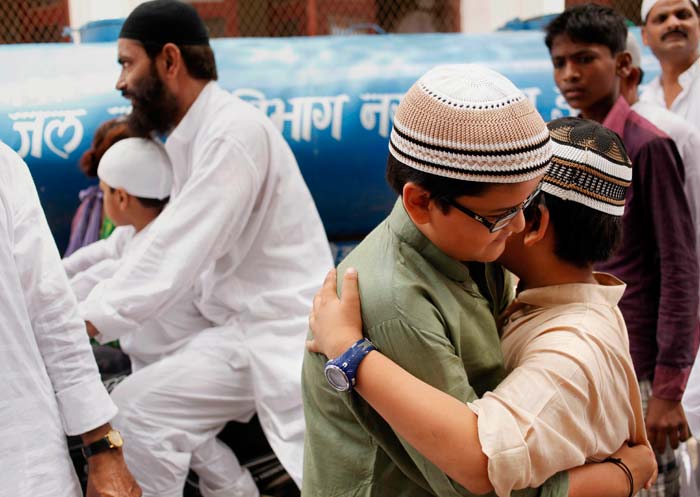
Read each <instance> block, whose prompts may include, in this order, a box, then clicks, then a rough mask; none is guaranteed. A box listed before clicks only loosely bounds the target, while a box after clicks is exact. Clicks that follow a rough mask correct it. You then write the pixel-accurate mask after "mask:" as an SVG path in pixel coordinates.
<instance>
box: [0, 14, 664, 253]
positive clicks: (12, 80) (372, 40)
mask: <svg viewBox="0 0 700 497" xmlns="http://www.w3.org/2000/svg"><path fill="white" fill-rule="evenodd" d="M107 27H109V26H107ZM636 34H637V35H638V33H636ZM212 45H213V48H214V51H215V54H216V59H217V63H218V66H219V79H220V83H221V85H222V86H223V87H224V88H225V89H227V90H228V91H231V92H232V93H234V94H236V95H238V96H239V97H241V98H243V99H245V100H247V101H249V102H251V103H252V104H254V105H256V106H258V107H259V108H261V109H262V110H263V111H264V112H266V113H267V114H268V115H269V116H270V118H271V119H272V120H273V121H274V122H275V123H276V124H277V126H279V128H280V129H281V130H282V132H283V134H284V136H285V138H286V139H287V141H288V142H289V144H290V145H291V147H292V149H293V151H294V153H295V154H296V157H297V160H298V161H299V165H300V167H301V170H302V173H303V175H304V177H305V179H306V181H307V183H308V185H309V188H310V189H311V192H312V194H313V196H314V198H315V200H316V203H317V205H318V209H319V211H320V213H321V217H322V218H323V222H324V224H325V227H326V230H327V233H328V237H329V239H330V240H331V241H335V242H343V241H354V240H358V239H360V238H361V237H362V236H364V235H365V234H366V233H368V232H369V231H370V230H371V229H372V228H373V227H374V226H376V224H377V223H378V222H379V221H380V220H381V219H382V218H383V217H384V216H385V215H386V214H387V213H388V212H389V210H390V209H391V206H392V205H393V202H394V200H395V195H394V194H393V193H392V192H391V190H390V189H389V187H388V186H387V185H386V182H385V180H384V167H385V163H386V156H387V143H388V139H389V133H390V130H391V123H392V116H393V113H394V111H395V109H396V106H397V105H398V103H399V101H400V99H401V97H402V95H403V94H404V92H405V91H406V90H407V89H408V88H409V86H410V85H411V84H412V83H413V82H414V81H415V80H416V79H417V78H418V77H419V76H420V75H421V74H422V73H424V72H425V71H426V70H428V69H429V68H431V67H432V66H434V65H436V64H444V63H465V62H478V63H483V64H485V65H487V66H489V67H491V68H493V69H495V70H497V71H500V72H501V73H503V74H505V75H506V76H507V77H509V78H510V79H511V80H512V81H513V82H514V83H515V84H516V85H517V86H518V87H520V88H521V89H522V90H523V92H525V94H526V95H527V96H528V98H530V99H531V101H532V102H533V103H534V104H535V105H536V107H537V109H538V110H539V112H540V113H541V114H542V116H543V117H544V118H545V120H549V119H552V118H556V117H560V116H565V115H570V114H571V113H572V110H571V109H570V108H569V107H568V106H567V105H566V102H565V100H564V98H563V97H562V96H561V95H559V93H558V92H557V90H556V87H555V84H554V81H553V78H552V67H551V62H550V59H549V54H548V52H547V50H546V47H545V45H544V42H543V34H542V32H539V31H517V32H507V31H506V32H497V33H493V34H486V35H463V34H427V35H382V36H377V35H364V36H362V35H361V36H346V37H305V38H244V39H217V40H213V41H212ZM643 54H644V57H643V66H644V70H645V72H646V74H647V77H648V78H651V77H653V76H654V75H655V74H657V73H658V71H659V68H658V65H657V63H656V61H655V59H654V58H653V56H651V54H650V53H649V52H648V51H646V50H645V51H644V52H643ZM0 66H2V67H5V68H11V70H7V71H3V73H2V75H0V115H1V116H2V119H0V139H1V140H2V141H4V142H5V143H7V144H8V145H9V146H10V147H12V148H13V149H14V150H16V151H17V152H18V153H19V154H20V155H21V156H22V157H23V158H24V159H25V161H26V162H27V163H28V164H29V167H30V169H31V172H32V174H33V176H34V179H35V181H36V184H37V187H38V189H39V193H40V196H41V200H42V203H43V205H44V209H45V210H46V213H47V217H48V219H49V223H50V225H51V227H52V230H53V233H54V236H55V238H56V241H57V243H58V244H59V247H63V246H65V244H66V241H67V239H68V233H69V228H70V220H71V217H72V215H73V213H74V211H75V208H76V206H77V194H78V191H79V190H80V189H82V188H84V187H86V186H87V185H88V184H89V181H88V180H87V179H86V178H85V177H83V175H82V173H81V172H80V170H79V169H78V166H77V162H78V159H79V158H80V156H81V154H82V153H83V152H84V151H85V150H86V148H87V147H88V146H89V144H90V141H91V139H92V134H93V133H94V131H95V129H96V128H97V126H98V125H99V124H100V123H102V122H103V121H105V120H107V119H110V118H112V117H115V116H117V115H121V114H124V113H126V112H128V111H129V103H128V101H127V100H125V99H124V98H122V97H121V95H120V93H119V92H117V91H116V90H115V89H114V85H115V82H116V80H117V76H118V74H119V66H118V64H117V48H116V44H115V43H113V42H112V43H84V44H42V45H9V46H3V47H2V48H0Z"/></svg>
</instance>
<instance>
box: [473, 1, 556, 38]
mask: <svg viewBox="0 0 700 497" xmlns="http://www.w3.org/2000/svg"><path fill="white" fill-rule="evenodd" d="M564 3H565V0H462V5H461V7H462V13H461V16H462V31H463V32H465V33H487V32H490V31H493V30H495V29H497V28H499V27H501V26H502V25H503V24H505V23H506V21H510V20H511V19H513V18H515V17H519V18H521V19H527V18H528V17H537V16H541V15H544V14H553V13H556V12H561V11H562V10H564Z"/></svg>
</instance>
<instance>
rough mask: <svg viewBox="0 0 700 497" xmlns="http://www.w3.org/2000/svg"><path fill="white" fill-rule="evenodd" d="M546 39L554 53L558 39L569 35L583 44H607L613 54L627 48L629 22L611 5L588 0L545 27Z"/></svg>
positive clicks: (567, 10)
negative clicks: (588, 0)
mask: <svg viewBox="0 0 700 497" xmlns="http://www.w3.org/2000/svg"><path fill="white" fill-rule="evenodd" d="M545 31H546V33H547V34H546V36H545V39H544V42H545V44H546V45H547V48H548V49H549V51H550V52H551V50H552V44H553V43H554V39H555V38H556V37H557V36H560V35H566V36H568V37H569V38H570V39H571V40H572V41H575V42H579V43H595V44H598V45H605V46H606V47H608V48H609V49H610V53H612V55H617V54H619V53H620V52H623V51H624V50H625V47H626V45H627V25H626V24H625V19H624V17H622V16H621V15H620V14H618V13H617V12H615V11H614V10H613V9H611V8H610V7H605V6H603V5H596V4H592V3H588V4H585V5H577V6H576V7H572V8H570V9H566V10H565V11H564V12H562V13H561V14H560V15H559V16H557V17H556V18H554V20H552V22H550V23H549V24H548V25H547V27H546V28H545Z"/></svg>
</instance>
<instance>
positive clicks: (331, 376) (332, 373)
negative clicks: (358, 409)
mask: <svg viewBox="0 0 700 497" xmlns="http://www.w3.org/2000/svg"><path fill="white" fill-rule="evenodd" d="M373 350H377V347H375V346H374V344H373V343H372V342H370V341H369V340H367V339H366V338H362V339H361V340H358V341H357V342H355V343H354V344H352V346H351V347H350V348H349V349H348V350H346V351H345V352H343V353H342V354H341V355H339V356H338V357H336V358H335V359H331V360H330V361H328V362H327V363H326V367H325V368H324V370H323V372H324V373H325V375H326V380H328V383H329V384H330V386H331V387H333V388H335V389H336V390H337V391H339V392H349V391H351V390H352V389H353V387H354V386H355V376H356V375H357V367H358V366H359V365H360V362H362V359H364V358H365V357H366V356H367V354H369V353H370V352H372V351H373Z"/></svg>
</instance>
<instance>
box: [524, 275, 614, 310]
mask: <svg viewBox="0 0 700 497" xmlns="http://www.w3.org/2000/svg"><path fill="white" fill-rule="evenodd" d="M593 276H594V277H595V279H596V281H597V282H598V284H597V285H596V284H593V283H570V284H567V285H553V286H545V287H540V288H532V289H530V290H524V291H522V292H520V293H519V294H518V296H517V298H516V302H518V303H520V304H525V305H533V306H537V307H552V306H556V305H566V304H597V305H605V306H609V307H615V306H616V305H617V304H618V303H619V302H620V299H621V298H622V294H623V293H625V288H626V285H625V284H624V283H623V282H622V281H620V280H619V279H617V278H616V277H615V276H613V275H611V274H607V273H594V274H593Z"/></svg>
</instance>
